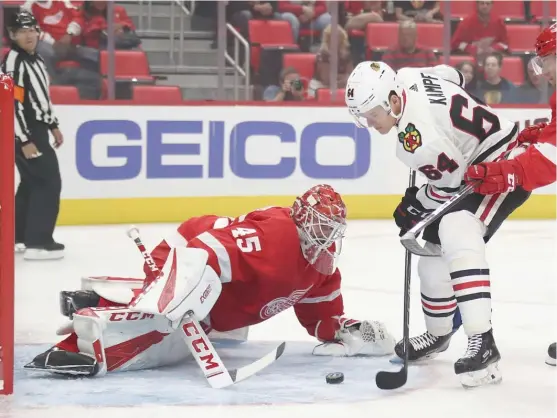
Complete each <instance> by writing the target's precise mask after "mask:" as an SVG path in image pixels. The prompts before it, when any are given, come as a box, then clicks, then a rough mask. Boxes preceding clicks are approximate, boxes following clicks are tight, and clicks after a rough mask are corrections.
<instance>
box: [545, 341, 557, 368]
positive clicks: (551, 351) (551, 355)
mask: <svg viewBox="0 0 557 418" xmlns="http://www.w3.org/2000/svg"><path fill="white" fill-rule="evenodd" d="M545 362H546V363H547V364H549V365H550V366H555V364H556V361H555V343H553V344H551V345H550V346H549V348H548V349H547V358H546V359H545Z"/></svg>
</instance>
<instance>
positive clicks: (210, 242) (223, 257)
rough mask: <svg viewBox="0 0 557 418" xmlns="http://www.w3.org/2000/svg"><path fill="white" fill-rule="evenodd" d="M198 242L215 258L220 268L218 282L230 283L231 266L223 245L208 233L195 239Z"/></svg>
mask: <svg viewBox="0 0 557 418" xmlns="http://www.w3.org/2000/svg"><path fill="white" fill-rule="evenodd" d="M196 238H197V239H198V240H199V241H201V242H202V243H203V244H205V245H206V246H207V247H209V248H210V249H211V250H213V252H214V253H215V255H216V256H217V261H218V263H219V268H220V281H221V282H222V283H230V282H231V281H232V266H231V264H230V256H229V255H228V251H226V248H225V247H224V245H222V244H221V243H220V242H219V240H218V239H216V238H215V237H214V236H213V235H211V234H210V233H209V232H203V233H202V234H200V235H198V236H197V237H196Z"/></svg>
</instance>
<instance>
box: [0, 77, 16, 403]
mask: <svg viewBox="0 0 557 418" xmlns="http://www.w3.org/2000/svg"><path fill="white" fill-rule="evenodd" d="M14 145H15V139H14V85H13V81H12V79H11V78H10V77H9V76H7V75H4V74H0V395H9V394H11V393H13V386H14V298H15V296H14V194H15V192H14V182H15V179H14V170H15V168H14V164H15V155H14Z"/></svg>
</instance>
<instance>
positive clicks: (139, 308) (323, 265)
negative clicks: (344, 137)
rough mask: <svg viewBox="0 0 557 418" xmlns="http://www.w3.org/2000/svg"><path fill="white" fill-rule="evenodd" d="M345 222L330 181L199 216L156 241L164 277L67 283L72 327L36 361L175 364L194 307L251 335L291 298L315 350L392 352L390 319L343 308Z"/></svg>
mask: <svg viewBox="0 0 557 418" xmlns="http://www.w3.org/2000/svg"><path fill="white" fill-rule="evenodd" d="M345 228H346V208H345V206H344V202H343V201H342V199H341V197H340V195H338V193H336V192H335V191H334V190H333V189H332V188H331V187H330V186H326V185H320V186H315V187H313V188H312V189H310V190H308V191H307V192H306V193H305V194H304V195H303V196H301V197H299V198H297V199H296V201H295V202H294V204H293V206H292V207H291V208H280V207H273V208H266V209H261V210H256V211H254V212H251V213H248V214H246V215H243V216H241V217H239V218H237V219H233V218H222V217H216V216H212V215H208V216H202V217H199V218H192V219H189V220H187V221H186V222H184V223H183V224H182V225H180V226H179V228H178V229H177V231H176V232H175V233H174V234H172V235H171V236H168V237H166V238H165V240H163V241H162V242H161V243H160V244H159V245H158V246H157V247H156V248H155V249H154V250H153V251H152V253H151V255H152V258H153V260H154V262H155V264H156V267H157V268H158V269H160V270H161V271H162V274H160V275H159V277H158V278H155V279H153V278H152V277H151V276H152V275H149V274H147V278H146V279H125V278H114V277H97V278H86V279H83V280H82V289H81V290H79V291H75V292H62V294H61V307H62V313H63V314H64V315H66V316H68V318H69V319H70V321H69V322H67V323H66V324H65V325H64V326H62V327H61V328H60V329H59V330H58V334H59V335H67V337H66V338H65V339H64V340H63V341H61V342H60V343H59V344H57V345H56V346H55V347H53V348H51V349H50V350H48V351H47V352H45V353H42V354H40V355H38V356H37V357H35V359H34V360H33V361H32V362H31V363H29V364H28V365H26V368H27V369H32V370H42V371H50V372H55V373H65V374H83V375H102V374H105V373H107V372H115V371H129V370H139V369H147V368H156V367H160V366H168V365H172V364H175V363H179V362H181V361H183V360H185V359H186V358H187V357H188V356H190V353H189V351H188V349H187V348H186V346H185V345H184V343H183V341H182V336H181V335H180V334H181V333H180V332H176V330H177V328H178V327H179V326H180V324H181V321H182V318H183V317H184V315H185V314H186V313H188V314H191V315H192V316H193V318H194V319H195V320H196V321H200V324H201V326H202V328H203V331H205V332H206V333H207V334H208V336H209V339H211V340H214V339H219V338H227V339H235V340H238V341H245V340H246V339H247V334H248V327H249V326H250V325H254V324H257V323H260V322H263V321H265V320H267V319H269V318H271V317H273V316H274V315H276V314H278V313H280V312H282V311H283V310H286V309H287V308H289V307H294V310H295V313H296V315H297V317H298V319H299V321H300V323H301V325H302V326H303V327H305V328H306V330H307V331H308V333H309V334H310V335H312V336H314V337H316V338H317V339H318V340H320V344H318V345H317V346H316V347H315V348H314V350H313V354H314V355H326V356H352V355H356V354H363V355H385V354H390V353H392V352H393V347H394V342H395V341H394V339H393V338H392V337H391V336H390V335H389V333H388V331H387V330H386V328H385V326H384V325H383V324H381V323H380V322H376V321H357V320H353V319H346V318H344V317H343V314H344V305H343V300H342V295H341V291H340V281H341V273H340V271H339V270H338V269H337V268H336V263H337V260H338V256H339V255H340V248H341V244H342V243H341V240H342V237H343V236H344V231H345ZM284 260H289V262H288V263H285V262H284ZM147 270H148V269H147V267H146V272H147V273H148V271H147ZM68 334H69V335H68ZM198 348H199V350H203V344H202V343H200V344H199V346H198ZM196 351H197V349H196ZM207 361H208V362H210V361H211V358H210V357H208V358H207Z"/></svg>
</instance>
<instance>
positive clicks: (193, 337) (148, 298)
mask: <svg viewBox="0 0 557 418" xmlns="http://www.w3.org/2000/svg"><path fill="white" fill-rule="evenodd" d="M128 236H129V237H130V238H131V239H133V241H134V242H135V244H136V246H137V248H138V249H139V251H140V252H141V255H142V256H143V258H144V260H145V263H146V265H147V266H148V267H149V269H150V270H151V273H152V275H153V276H154V279H153V281H152V283H151V284H150V285H149V286H148V287H147V288H146V289H145V290H144V291H143V292H142V293H141V294H140V295H138V297H137V298H136V299H135V300H134V301H133V302H132V305H133V306H134V308H135V309H137V310H139V311H145V312H148V313H155V314H159V315H160V312H161V309H160V308H161V301H162V300H164V299H165V298H166V299H167V300H168V297H169V296H168V294H169V291H170V289H172V290H174V289H175V288H178V287H179V283H178V284H177V283H176V282H179V281H180V280H183V278H182V277H177V275H178V274H177V272H176V269H171V270H170V273H169V274H161V271H160V270H159V268H158V267H157V265H156V263H155V262H154V260H153V258H152V257H151V254H150V253H149V252H148V251H147V250H146V248H145V245H143V242H142V241H141V238H140V235H139V230H138V229H137V228H135V227H132V228H130V229H129V230H128ZM169 258H170V256H169ZM211 270H212V269H211ZM178 273H179V272H178ZM217 280H218V277H217ZM169 282H171V283H169ZM213 284H215V283H213ZM219 284H220V283H219ZM211 293H215V292H211V289H210V288H209V287H208V288H207V289H206V290H205V291H204V292H203V294H202V295H201V297H200V298H198V299H199V300H198V301H199V305H197V308H198V311H201V310H202V309H203V308H202V305H203V304H204V302H209V301H208V300H206V299H209V297H210V294H211ZM153 295H160V297H159V298H153V297H152V296H153ZM153 300H154V301H158V302H156V303H155V304H154V306H150V305H152V303H150V302H152V301H153ZM166 305H168V303H167V304H166ZM181 305H182V304H181V303H180V304H179V305H178V306H176V307H174V309H173V310H171V311H170V312H169V315H166V316H167V318H169V320H170V321H171V322H172V327H173V328H175V329H176V328H178V329H179V332H181V335H182V338H183V340H184V342H185V343H186V345H187V347H188V349H189V350H190V352H191V354H192V355H193V357H194V358H195V361H196V362H197V364H198V365H199V367H200V368H201V370H202V371H203V374H204V375H205V377H206V378H207V382H209V385H211V387H212V388H215V389H220V388H224V387H227V386H230V385H233V384H234V383H237V382H240V381H242V380H244V379H246V378H248V377H250V376H253V375H254V374H255V373H257V372H259V371H261V370H263V369H264V368H265V367H267V366H269V365H270V364H272V363H273V362H274V361H275V360H277V359H278V358H279V357H280V356H282V354H283V353H284V348H285V346H286V343H285V342H282V343H281V344H279V345H278V346H277V347H276V348H275V349H274V350H272V351H271V352H270V353H268V354H267V355H265V356H264V357H262V358H260V359H259V360H257V361H255V362H253V363H250V364H248V365H246V366H244V367H240V368H238V369H234V370H228V369H227V368H226V366H225V365H224V363H223V362H222V360H221V359H220V356H219V355H218V353H217V351H216V350H215V347H214V346H213V344H212V343H211V341H210V340H209V337H208V336H207V334H206V333H205V331H204V330H203V328H202V327H201V325H200V324H199V321H198V320H197V319H196V316H197V315H196V313H197V314H199V312H194V311H192V310H187V311H186V312H185V314H183V315H182V314H180V315H179V316H180V318H178V319H177V317H175V316H173V315H177V313H176V312H177V311H178V310H179V309H181V308H180V306H181ZM211 306H212V305H211ZM182 309H183V308H182ZM164 310H165V309H162V311H164ZM182 312H183V311H182ZM202 316H205V315H202Z"/></svg>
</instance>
